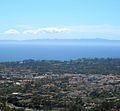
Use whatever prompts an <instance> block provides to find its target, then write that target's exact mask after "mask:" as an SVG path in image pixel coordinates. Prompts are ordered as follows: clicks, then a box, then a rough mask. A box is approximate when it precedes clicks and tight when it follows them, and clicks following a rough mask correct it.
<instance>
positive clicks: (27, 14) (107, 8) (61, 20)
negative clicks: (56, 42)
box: [0, 0, 120, 40]
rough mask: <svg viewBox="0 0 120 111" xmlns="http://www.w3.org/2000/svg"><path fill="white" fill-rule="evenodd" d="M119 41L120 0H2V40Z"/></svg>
mask: <svg viewBox="0 0 120 111" xmlns="http://www.w3.org/2000/svg"><path fill="white" fill-rule="evenodd" d="M88 38H89V39H93V38H103V39H114V40H120V0H0V40H33V39H88Z"/></svg>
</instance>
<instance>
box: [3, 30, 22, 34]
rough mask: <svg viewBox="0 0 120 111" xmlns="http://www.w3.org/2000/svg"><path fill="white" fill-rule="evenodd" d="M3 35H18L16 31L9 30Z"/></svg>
mask: <svg viewBox="0 0 120 111" xmlns="http://www.w3.org/2000/svg"><path fill="white" fill-rule="evenodd" d="M3 34H7V35H18V34H20V32H19V31H17V30H16V29H9V30H6V31H4V32H3Z"/></svg>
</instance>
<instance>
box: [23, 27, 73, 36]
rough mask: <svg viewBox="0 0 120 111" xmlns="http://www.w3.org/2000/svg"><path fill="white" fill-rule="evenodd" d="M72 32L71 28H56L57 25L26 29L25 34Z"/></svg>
mask: <svg viewBox="0 0 120 111" xmlns="http://www.w3.org/2000/svg"><path fill="white" fill-rule="evenodd" d="M66 32H71V29H70V28H56V27H49V28H38V29H30V30H24V31H23V34H33V35H37V34H41V33H66Z"/></svg>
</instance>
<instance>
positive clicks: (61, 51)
mask: <svg viewBox="0 0 120 111" xmlns="http://www.w3.org/2000/svg"><path fill="white" fill-rule="evenodd" d="M94 57H97V58H107V57H109V58H119V57H120V45H91V44H84V45H83V44H82V45H81V44H77V45H75V44H67V45H66V44H49V43H45V44H44V43H43V44H38V43H0V62H3V61H20V60H26V59H35V60H70V59H78V58H94Z"/></svg>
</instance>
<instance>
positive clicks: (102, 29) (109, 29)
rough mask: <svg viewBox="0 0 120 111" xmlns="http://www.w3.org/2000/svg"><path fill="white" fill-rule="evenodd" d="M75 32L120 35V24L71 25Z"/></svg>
mask: <svg viewBox="0 0 120 111" xmlns="http://www.w3.org/2000/svg"><path fill="white" fill-rule="evenodd" d="M71 29H72V30H73V31H74V32H79V33H95V34H96V33H97V34H117V35H120V26H111V25H80V26H71Z"/></svg>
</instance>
